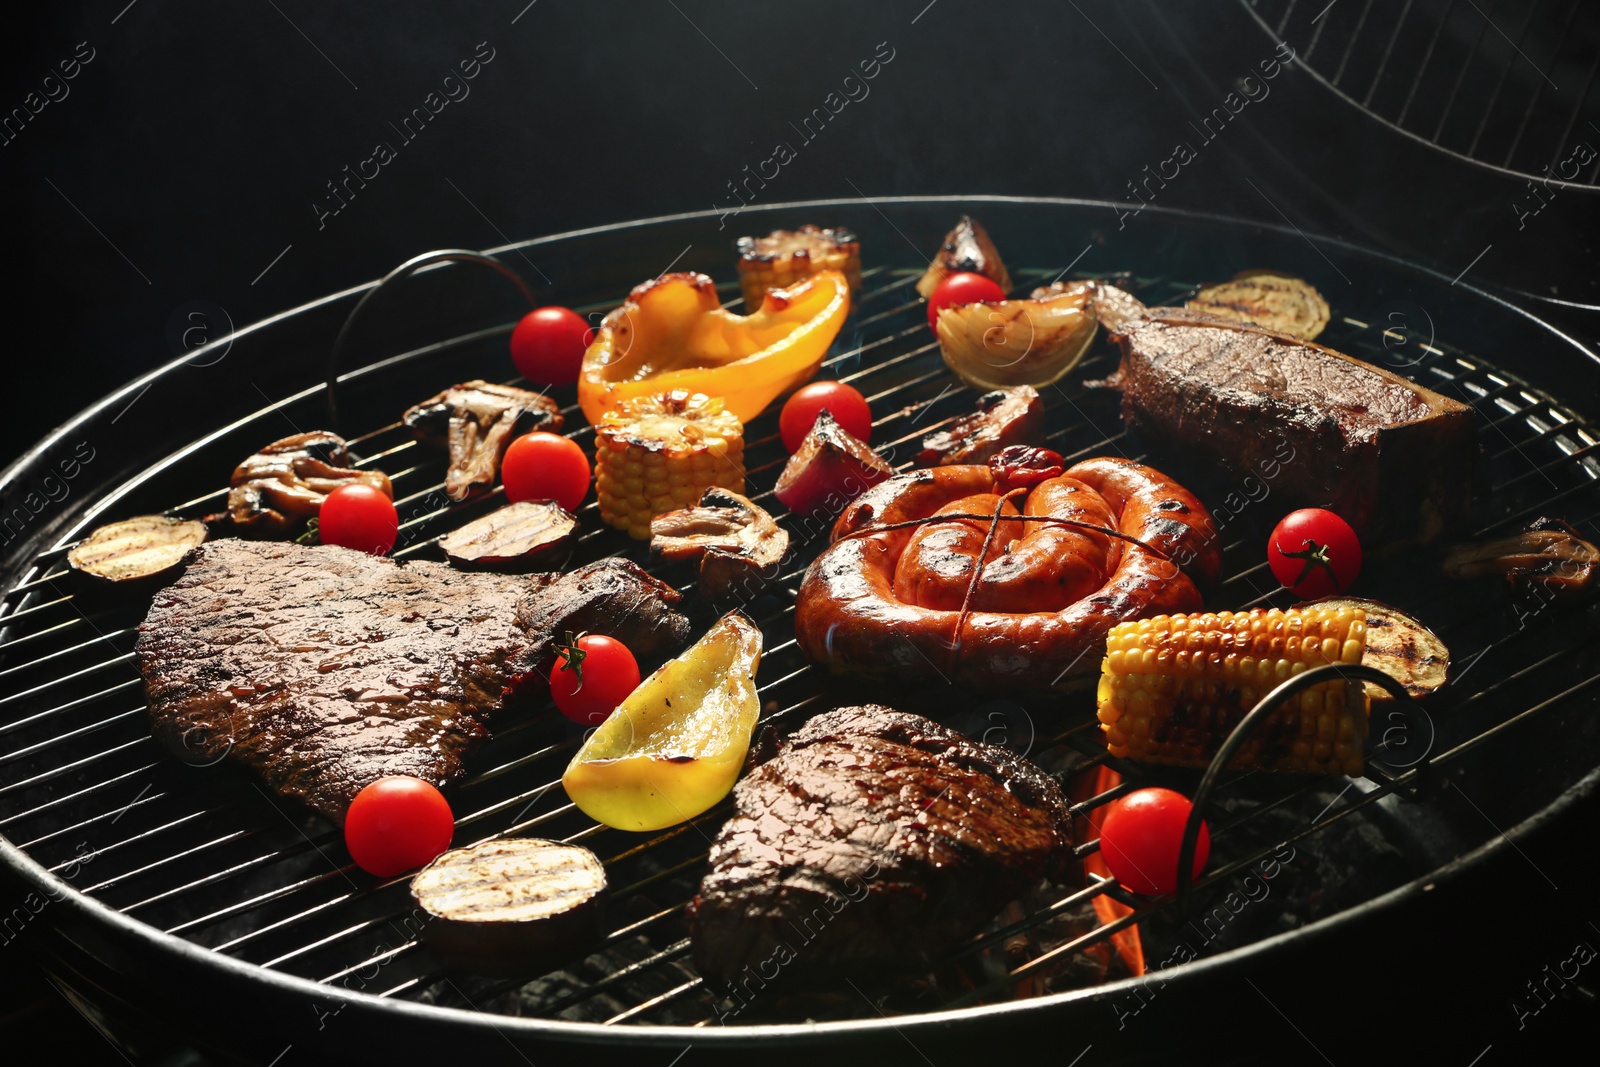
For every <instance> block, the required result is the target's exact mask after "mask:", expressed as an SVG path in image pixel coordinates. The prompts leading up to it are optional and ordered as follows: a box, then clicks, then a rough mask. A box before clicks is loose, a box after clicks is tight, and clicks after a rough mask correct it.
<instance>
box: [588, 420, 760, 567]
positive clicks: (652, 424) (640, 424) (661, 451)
mask: <svg viewBox="0 0 1600 1067" xmlns="http://www.w3.org/2000/svg"><path fill="white" fill-rule="evenodd" d="M712 486H720V487H721V488H724V489H730V490H732V491H733V492H735V493H743V492H744V426H743V425H742V424H741V423H740V422H739V419H738V418H737V417H736V416H735V415H734V414H733V413H732V412H730V411H727V410H725V409H724V407H723V404H722V401H721V400H719V399H715V398H711V397H707V396H705V395H703V394H701V393H693V394H690V393H687V392H684V391H682V390H677V391H674V392H671V393H662V394H659V395H656V396H643V397H636V398H634V399H633V400H630V401H627V402H625V403H623V404H622V405H620V406H619V407H617V408H616V409H615V410H612V411H609V412H607V413H606V414H605V416H604V417H603V418H602V419H601V420H600V423H599V425H597V426H596V427H595V496H596V497H597V498H598V500H599V503H600V517H601V518H602V519H604V520H605V521H606V522H607V523H609V524H610V525H612V526H615V527H617V528H618V529H623V530H627V531H628V533H629V535H631V536H632V537H635V538H638V539H640V540H645V539H647V538H649V536H650V520H651V519H653V518H655V517H656V516H657V515H661V514H664V513H666V512H668V511H675V510H677V509H678V508H687V507H692V506H694V505H695V504H698V503H699V502H700V497H701V496H702V495H703V494H704V493H705V491H706V490H707V489H709V488H711V487H712Z"/></svg>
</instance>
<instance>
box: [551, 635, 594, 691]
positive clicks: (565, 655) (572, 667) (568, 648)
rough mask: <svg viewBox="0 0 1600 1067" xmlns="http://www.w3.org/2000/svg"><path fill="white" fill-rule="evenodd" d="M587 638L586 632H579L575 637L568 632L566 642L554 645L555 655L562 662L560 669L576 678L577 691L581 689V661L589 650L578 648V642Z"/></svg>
mask: <svg viewBox="0 0 1600 1067" xmlns="http://www.w3.org/2000/svg"><path fill="white" fill-rule="evenodd" d="M588 636H589V631H588V630H583V631H580V632H579V633H578V635H577V636H576V637H574V636H573V635H572V631H571V630H568V631H567V640H566V642H565V643H564V644H558V645H556V653H557V655H559V656H560V657H561V659H562V660H563V662H562V664H561V669H562V670H564V671H571V672H572V673H573V674H576V675H577V676H578V688H579V689H582V688H583V659H584V657H585V656H587V655H588V654H589V650H588V649H586V648H581V647H579V645H578V642H579V641H582V640H583V639H584V638H585V637H588Z"/></svg>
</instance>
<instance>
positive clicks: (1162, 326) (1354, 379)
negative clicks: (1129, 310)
mask: <svg viewBox="0 0 1600 1067" xmlns="http://www.w3.org/2000/svg"><path fill="white" fill-rule="evenodd" d="M1117 340H1118V341H1119V342H1120V343H1121V345H1122V367H1121V370H1120V371H1119V372H1118V375H1119V378H1120V385H1121V388H1122V416H1123V419H1124V420H1125V421H1126V422H1127V423H1128V425H1129V426H1132V427H1134V428H1135V429H1137V430H1139V431H1140V432H1141V433H1142V434H1144V435H1145V436H1146V437H1148V438H1150V439H1152V440H1154V441H1156V442H1157V443H1164V444H1166V445H1168V446H1170V447H1172V448H1173V449H1174V450H1176V451H1178V452H1181V453H1184V454H1192V455H1198V456H1199V457H1202V458H1206V459H1214V460H1219V461H1221V462H1223V463H1225V464H1227V465H1229V466H1231V467H1233V468H1234V469H1235V470H1237V471H1239V472H1241V473H1244V474H1253V475H1256V476H1257V477H1259V478H1262V479H1263V480H1265V481H1267V482H1269V483H1270V485H1271V488H1272V491H1273V492H1274V493H1275V494H1276V493H1282V495H1283V496H1282V499H1283V503H1284V506H1285V507H1286V508H1289V507H1300V506H1316V507H1326V508H1331V509H1332V510H1334V511H1336V512H1338V513H1339V514H1340V515H1341V516H1343V517H1344V518H1345V520H1346V521H1348V522H1349V523H1350V524H1351V525H1352V526H1354V527H1355V528H1356V530H1357V532H1359V533H1361V534H1362V535H1363V536H1364V537H1367V538H1370V539H1371V540H1372V542H1373V543H1375V544H1376V543H1382V542H1387V541H1398V542H1407V543H1411V542H1417V543H1421V542H1427V541H1431V540H1433V538H1434V537H1436V536H1437V535H1438V534H1439V533H1440V532H1442V531H1444V530H1446V529H1448V528H1449V527H1451V526H1453V525H1457V524H1459V523H1460V522H1461V521H1463V520H1464V519H1465V518H1466V516H1467V510H1468V507H1469V505H1470V504H1471V499H1472V486H1471V478H1472V469H1473V467H1474V465H1475V460H1476V458H1477V441H1476V426H1475V421H1476V420H1475V418H1474V413H1473V411H1472V409H1471V408H1469V407H1468V406H1467V405H1465V404H1461V403H1458V402H1457V401H1454V400H1451V399H1449V398H1447V397H1443V396H1440V395H1439V394H1438V393H1435V392H1433V391H1431V390H1429V389H1424V388H1423V387H1422V386H1420V385H1416V384H1414V383H1412V382H1409V381H1407V380H1406V379H1404V378H1401V377H1400V376H1399V375H1396V374H1392V373H1390V372H1389V371H1386V370H1382V369H1381V368H1378V367H1374V366H1371V365H1369V364H1366V363H1362V362H1361V361H1360V360H1357V359H1352V358H1351V357H1349V356H1346V355H1343V354H1342V353H1339V352H1335V351H1334V350H1332V349H1331V348H1324V347H1322V346H1321V345H1315V344H1311V343H1309V342H1305V341H1299V340H1296V339H1294V338H1292V337H1289V336H1287V335H1285V334H1278V333H1272V332H1270V331H1268V330H1263V329H1260V328H1259V327H1254V326H1249V325H1245V324H1240V323H1227V322H1221V321H1219V320H1215V319H1208V318H1206V317H1204V316H1201V315H1197V314H1195V313H1193V312H1187V311H1177V310H1173V309H1170V308H1155V309H1152V310H1150V311H1149V312H1148V313H1147V315H1146V317H1145V318H1143V319H1139V320H1133V321H1130V322H1128V323H1127V324H1126V325H1125V326H1124V328H1123V329H1122V330H1121V331H1120V333H1119V335H1118V337H1117Z"/></svg>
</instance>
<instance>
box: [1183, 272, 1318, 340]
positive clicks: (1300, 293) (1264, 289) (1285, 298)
mask: <svg viewBox="0 0 1600 1067" xmlns="http://www.w3.org/2000/svg"><path fill="white" fill-rule="evenodd" d="M1187 307H1188V308H1189V310H1191V311H1200V312H1204V313H1205V314H1207V315H1215V316H1216V317H1217V318H1220V319H1232V320H1234V321H1236V322H1250V323H1254V324H1255V325H1257V326H1261V327H1263V328H1265V329H1268V330H1276V331H1277V332H1278V333H1286V334H1288V335H1289V336H1290V337H1297V338H1299V339H1300V340H1302V341H1314V340H1316V338H1317V335H1318V334H1320V333H1321V332H1322V331H1323V328H1324V327H1326V326H1327V325H1328V302H1327V301H1326V300H1324V299H1323V298H1322V294H1321V293H1319V292H1317V290H1316V288H1315V287H1314V286H1312V284H1311V283H1310V282H1308V281H1305V280H1304V279H1302V278H1296V277H1294V276H1293V275H1290V274H1278V273H1277V272H1275V271H1267V270H1256V271H1242V272H1240V273H1239V274H1236V275H1234V277H1233V280H1232V281H1228V282H1223V283H1222V284H1221V285H1208V286H1206V287H1205V288H1204V289H1202V290H1200V291H1199V292H1198V293H1196V294H1195V295H1194V298H1193V299H1192V300H1190V301H1189V303H1188V304H1187Z"/></svg>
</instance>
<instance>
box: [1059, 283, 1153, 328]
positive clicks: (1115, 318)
mask: <svg viewBox="0 0 1600 1067" xmlns="http://www.w3.org/2000/svg"><path fill="white" fill-rule="evenodd" d="M1090 284H1091V285H1092V286H1093V288H1092V294H1093V295H1092V296H1091V298H1090V301H1089V303H1090V306H1091V307H1092V308H1093V309H1094V317H1095V318H1096V319H1098V320H1099V322H1100V325H1101V326H1102V327H1104V328H1105V331H1106V332H1107V333H1109V334H1117V333H1121V332H1122V328H1123V327H1124V326H1126V325H1127V324H1128V323H1130V322H1137V321H1138V320H1139V319H1142V318H1144V315H1145V312H1146V311H1148V310H1149V309H1148V308H1146V307H1145V306H1144V304H1143V302H1141V301H1140V300H1139V298H1138V297H1136V296H1134V295H1133V294H1132V293H1130V292H1128V291H1127V290H1126V289H1121V288H1118V287H1117V286H1115V285H1112V284H1111V283H1110V282H1092V283H1090ZM1046 292H1048V289H1035V290H1034V291H1033V296H1034V297H1035V298H1038V297H1039V296H1041V295H1042V294H1044V293H1046Z"/></svg>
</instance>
